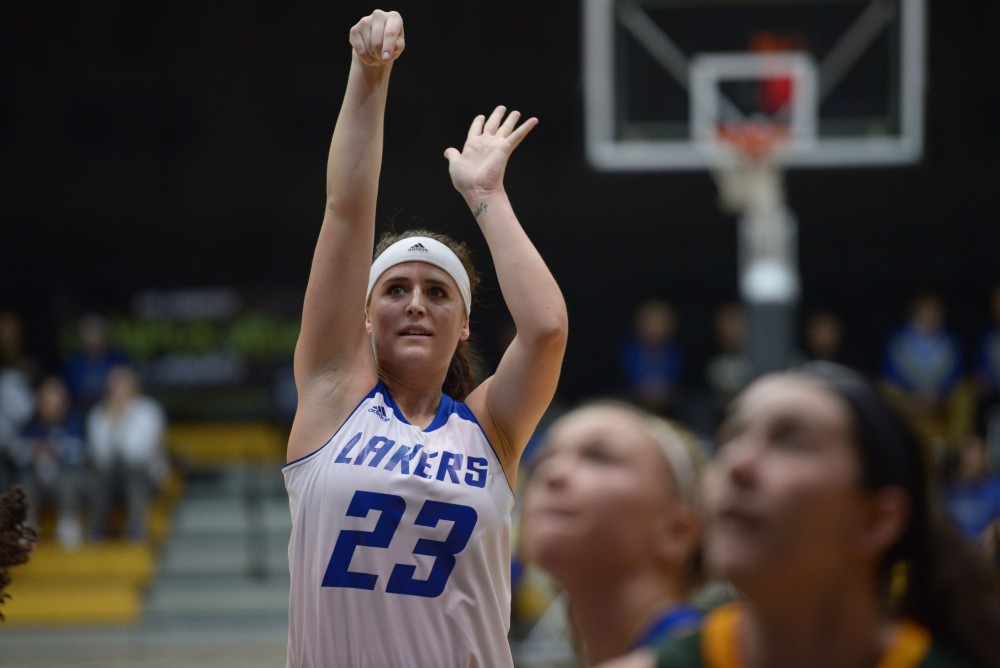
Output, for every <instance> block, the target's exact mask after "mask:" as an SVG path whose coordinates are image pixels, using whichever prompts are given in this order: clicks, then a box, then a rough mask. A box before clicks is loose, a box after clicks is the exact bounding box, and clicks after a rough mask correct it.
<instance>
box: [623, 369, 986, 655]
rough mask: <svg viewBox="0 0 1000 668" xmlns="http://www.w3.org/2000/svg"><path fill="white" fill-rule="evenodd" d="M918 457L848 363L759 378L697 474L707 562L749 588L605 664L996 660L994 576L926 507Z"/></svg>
mask: <svg viewBox="0 0 1000 668" xmlns="http://www.w3.org/2000/svg"><path fill="white" fill-rule="evenodd" d="M926 455H927V453H926V450H925V448H924V447H923V446H922V443H921V441H920V440H919V438H918V436H917V435H916V433H915V432H914V430H913V429H912V428H911V427H910V426H909V425H908V424H907V423H906V422H905V421H904V420H903V419H902V418H901V417H900V416H899V414H898V413H897V412H896V411H895V410H894V409H893V408H892V407H891V406H890V405H889V404H888V403H887V402H886V401H885V399H884V398H883V397H882V396H881V395H880V394H879V393H878V392H877V391H876V390H874V389H873V388H872V386H871V385H870V384H869V383H867V382H866V381H865V380H863V379H862V378H861V377H860V376H858V375H856V374H855V373H853V372H851V371H848V370H846V369H844V368H843V367H839V366H836V365H833V364H829V363H814V364H812V365H807V366H806V367H804V368H803V369H801V370H797V371H792V372H786V373H780V374H774V375H770V376H765V377H764V378H762V379H760V380H757V381H755V382H754V383H753V384H752V385H751V386H750V387H748V388H747V389H746V390H745V391H744V392H743V393H742V394H741V395H740V396H739V397H738V398H737V400H736V401H735V402H734V404H733V407H732V409H731V411H730V414H729V416H728V418H727V420H726V421H725V423H724V425H723V427H722V428H721V430H720V434H719V443H718V452H717V454H716V455H715V458H714V460H713V462H712V463H711V464H710V466H709V467H708V470H707V471H706V474H705V477H704V481H703V484H704V490H705V497H704V498H705V506H706V513H707V529H706V542H705V556H706V560H707V565H708V566H709V568H710V570H711V571H712V572H714V574H715V575H717V576H720V577H722V578H725V579H728V580H729V581H731V582H732V584H734V585H735V586H736V587H737V588H738V589H739V590H741V591H742V593H743V594H744V595H745V600H744V601H743V602H741V603H737V604H730V605H727V606H723V607H721V608H719V609H717V610H715V611H713V612H712V613H710V614H709V615H708V617H707V618H706V620H705V622H704V623H703V625H702V627H701V629H700V631H699V633H698V634H697V635H696V636H692V637H690V638H688V639H684V640H680V641H675V642H672V643H668V644H666V645H663V646H662V647H661V648H660V649H659V652H658V656H657V657H656V659H655V660H654V659H653V658H652V657H651V656H649V655H647V656H645V657H643V656H638V655H633V656H632V657H630V658H629V659H628V660H623V661H621V662H619V663H615V664H611V665H614V666H616V668H621V667H624V666H642V665H646V666H652V665H654V664H655V665H659V666H669V667H671V668H682V667H687V666H711V667H719V668H722V667H725V668H735V667H746V668H780V667H784V666H810V667H811V668H823V667H829V668H853V667H857V668H873V667H876V666H877V667H880V668H881V667H886V668H887V667H889V666H893V667H896V666H898V667H903V666H924V667H926V668H931V667H933V666H975V667H976V668H989V667H992V666H1000V595H998V586H997V576H996V574H995V572H994V571H993V570H992V569H991V568H990V567H989V565H988V563H987V562H986V561H985V559H984V558H983V556H982V554H980V553H979V552H978V551H977V549H976V548H975V546H974V545H972V544H971V543H970V542H968V541H966V540H965V539H963V538H962V537H961V535H960V534H959V533H958V531H957V529H956V528H955V527H954V526H953V525H952V524H951V523H950V522H948V521H947V520H945V518H944V516H943V515H942V513H941V512H940V510H939V509H937V508H936V507H935V503H934V499H935V496H934V495H933V494H932V493H931V492H930V491H929V479H930V476H929V475H928V469H927V466H928V464H927V462H928V459H927V456H926Z"/></svg>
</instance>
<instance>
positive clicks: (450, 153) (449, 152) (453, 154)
mask: <svg viewBox="0 0 1000 668" xmlns="http://www.w3.org/2000/svg"><path fill="white" fill-rule="evenodd" d="M461 155H462V154H461V153H460V152H459V150H458V149H457V148H454V147H452V148H446V149H445V150H444V157H445V159H446V160H447V161H448V162H451V161H452V160H454V159H456V158H459V157H461Z"/></svg>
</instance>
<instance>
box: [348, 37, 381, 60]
mask: <svg viewBox="0 0 1000 668" xmlns="http://www.w3.org/2000/svg"><path fill="white" fill-rule="evenodd" d="M350 41H351V48H353V49H354V53H356V54H358V59H359V60H360V61H361V62H362V63H364V64H365V65H374V64H375V63H374V62H373V61H372V58H371V56H370V55H368V45H367V44H365V39H364V37H363V36H362V35H361V31H360V30H351V36H350Z"/></svg>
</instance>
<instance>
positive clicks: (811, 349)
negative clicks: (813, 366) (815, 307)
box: [803, 311, 845, 364]
mask: <svg viewBox="0 0 1000 668" xmlns="http://www.w3.org/2000/svg"><path fill="white" fill-rule="evenodd" d="M803 344H804V347H805V354H806V360H807V361H822V362H836V363H838V364H845V360H844V325H843V322H842V321H841V319H840V316H838V315H837V314H836V313H834V312H833V311H815V312H813V313H812V314H810V315H809V317H808V318H806V322H805V327H804V331H803Z"/></svg>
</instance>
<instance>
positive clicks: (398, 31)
mask: <svg viewBox="0 0 1000 668" xmlns="http://www.w3.org/2000/svg"><path fill="white" fill-rule="evenodd" d="M404 45H405V44H404V40H403V17H402V16H400V15H399V12H389V13H387V14H386V15H385V21H384V23H383V24H382V42H381V52H380V54H379V57H380V58H381V59H382V60H384V61H389V60H393V59H395V58H397V57H398V56H399V54H400V53H402V52H403V46H404Z"/></svg>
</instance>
